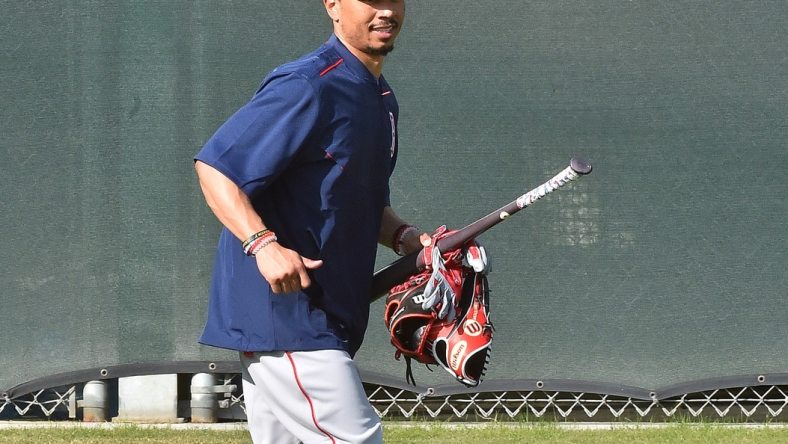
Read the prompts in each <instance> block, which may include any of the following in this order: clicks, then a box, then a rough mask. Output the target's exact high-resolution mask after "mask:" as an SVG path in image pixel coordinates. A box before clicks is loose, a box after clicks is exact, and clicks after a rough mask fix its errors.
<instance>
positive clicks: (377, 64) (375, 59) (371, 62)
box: [336, 34, 386, 79]
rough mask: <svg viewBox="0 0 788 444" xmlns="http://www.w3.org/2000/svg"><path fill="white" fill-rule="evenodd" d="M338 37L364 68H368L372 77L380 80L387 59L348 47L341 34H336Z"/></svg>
mask: <svg viewBox="0 0 788 444" xmlns="http://www.w3.org/2000/svg"><path fill="white" fill-rule="evenodd" d="M336 36H337V38H338V39H339V41H340V42H342V44H343V45H344V46H345V48H347V50H348V51H350V53H351V54H353V55H354V56H356V58H357V59H358V60H359V61H360V62H361V63H362V64H363V65H364V66H366V67H367V69H368V70H369V72H370V73H372V75H373V76H375V78H376V79H377V78H380V75H381V74H382V73H383V62H384V61H385V59H386V57H385V56H382V55H377V56H375V55H370V54H367V53H366V52H364V51H361V50H360V49H357V48H354V47H352V46H350V45H348V44H347V43H345V41H344V40H342V37H341V36H340V35H339V34H336Z"/></svg>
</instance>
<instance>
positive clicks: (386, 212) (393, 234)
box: [378, 207, 431, 256]
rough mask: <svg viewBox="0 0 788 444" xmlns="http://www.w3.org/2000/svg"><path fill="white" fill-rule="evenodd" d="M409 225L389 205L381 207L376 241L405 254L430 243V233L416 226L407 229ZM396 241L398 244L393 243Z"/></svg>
mask: <svg viewBox="0 0 788 444" xmlns="http://www.w3.org/2000/svg"><path fill="white" fill-rule="evenodd" d="M409 226H410V225H409V224H408V223H407V222H405V221H404V220H402V218H400V217H399V216H398V215H397V213H396V212H395V211H394V209H393V208H391V207H385V208H384V209H383V220H382V222H381V224H380V236H379V237H378V242H379V243H380V244H381V245H384V246H386V247H389V248H391V249H392V250H394V252H395V253H397V254H400V255H403V256H404V255H407V254H410V253H413V252H414V251H419V250H421V249H422V247H424V246H427V245H429V244H430V240H431V239H430V235H429V234H427V233H424V232H422V231H421V230H420V229H418V228H417V227H415V226H414V227H413V228H412V229H408V228H407V227H409ZM395 243H398V245H395Z"/></svg>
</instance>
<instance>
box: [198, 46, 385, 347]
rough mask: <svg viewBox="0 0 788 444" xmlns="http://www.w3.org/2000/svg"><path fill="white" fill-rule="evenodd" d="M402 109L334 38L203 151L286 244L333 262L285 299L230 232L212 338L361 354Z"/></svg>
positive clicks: (266, 89) (218, 269)
mask: <svg viewBox="0 0 788 444" xmlns="http://www.w3.org/2000/svg"><path fill="white" fill-rule="evenodd" d="M397 119H398V105H397V101H396V98H395V97H394V94H393V93H392V91H391V89H390V88H389V86H388V84H387V83H386V81H385V80H384V79H383V77H380V78H379V79H376V78H375V77H374V76H373V75H372V74H371V73H370V72H369V70H367V68H366V67H365V66H364V65H363V64H362V63H361V62H360V61H359V60H358V59H357V58H356V57H355V56H353V55H352V54H351V53H350V52H349V51H348V50H347V48H345V47H344V46H343V45H342V43H341V42H340V41H339V40H338V39H337V38H336V37H335V36H332V37H331V38H330V39H329V41H328V42H326V43H325V44H324V45H323V46H321V47H320V48H319V49H318V50H316V51H314V52H312V53H310V54H308V55H306V56H304V57H302V58H300V59H298V60H296V61H294V62H291V63H288V64H285V65H282V66H280V67H278V68H276V69H275V70H274V71H272V72H271V73H270V74H269V75H268V76H267V77H266V78H265V80H264V81H263V83H262V85H261V86H260V88H259V90H258V91H257V92H256V94H255V95H254V96H253V97H252V99H251V100H250V101H249V103H247V104H246V105H245V106H243V107H242V108H241V109H240V110H238V111H237V112H236V113H235V114H234V115H233V116H232V117H230V119H228V120H227V122H225V123H224V124H223V125H222V126H221V127H220V128H219V129H218V130H217V132H216V133H215V134H214V135H213V137H211V139H210V140H208V142H207V143H206V144H205V146H204V147H203V148H202V150H200V152H199V153H198V154H197V156H196V159H197V160H200V161H202V162H204V163H206V164H208V165H211V166H212V167H214V168H216V169H217V170H219V171H220V172H222V173H223V174H224V175H225V176H227V177H228V178H229V179H230V180H232V181H233V182H234V183H235V184H237V185H238V186H239V187H240V188H241V189H242V190H243V191H244V192H245V193H246V194H247V195H248V196H249V197H250V199H251V201H252V204H253V206H254V207H255V209H256V211H257V212H258V214H260V216H261V218H262V219H263V222H264V223H265V224H266V226H267V227H268V228H270V229H271V230H273V231H274V232H275V233H276V235H277V237H278V238H279V243H281V244H282V245H283V246H285V247H287V248H290V249H293V250H295V251H297V252H298V253H300V254H301V255H302V256H304V257H308V258H312V259H321V260H323V266H322V267H321V268H319V269H317V270H311V271H309V274H310V278H311V280H312V285H311V286H310V287H309V288H307V289H305V290H303V291H301V292H297V293H288V294H279V295H277V294H274V293H273V291H272V290H271V288H270V286H269V285H268V283H267V282H266V281H265V279H264V278H263V277H262V276H261V275H260V272H259V271H258V269H257V265H256V262H255V258H253V257H247V256H245V255H244V253H243V250H242V247H241V241H240V240H239V239H237V238H236V237H235V236H233V235H232V234H231V233H230V232H229V231H228V230H227V229H224V230H223V231H222V233H221V235H220V238H219V246H218V249H217V252H216V259H215V264H214V270H213V279H212V283H211V289H210V302H209V306H208V318H207V322H206V325H205V329H204V331H203V334H202V337H201V338H200V342H201V343H203V344H206V345H212V346H217V347H222V348H228V349H233V350H242V351H274V350H287V351H299V350H319V349H341V350H346V351H348V352H349V353H350V354H351V355H353V354H355V352H356V351H357V350H358V348H359V347H360V346H361V341H362V339H363V336H364V332H365V330H366V328H367V320H368V317H369V298H370V295H369V289H370V285H371V278H372V273H373V271H374V263H375V255H376V251H377V241H378V235H379V231H380V224H381V218H382V213H383V208H384V207H385V206H387V205H388V204H389V185H388V183H389V177H390V175H391V172H392V170H393V168H394V164H395V162H396V157H397V131H396V125H397Z"/></svg>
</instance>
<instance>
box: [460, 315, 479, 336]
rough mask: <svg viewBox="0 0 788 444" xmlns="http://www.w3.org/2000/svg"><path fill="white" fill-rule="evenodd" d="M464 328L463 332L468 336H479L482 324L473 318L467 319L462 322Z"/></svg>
mask: <svg viewBox="0 0 788 444" xmlns="http://www.w3.org/2000/svg"><path fill="white" fill-rule="evenodd" d="M462 328H463V329H465V334H467V335H468V336H479V335H480V334H482V324H480V323H478V322H477V321H476V320H475V319H469V320H467V321H465V323H464V324H462Z"/></svg>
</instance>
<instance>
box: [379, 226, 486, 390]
mask: <svg viewBox="0 0 788 444" xmlns="http://www.w3.org/2000/svg"><path fill="white" fill-rule="evenodd" d="M448 234H450V233H449V232H447V230H446V227H441V228H439V229H438V230H437V231H436V232H435V234H433V241H432V244H431V245H433V246H434V245H435V244H436V242H437V240H438V239H440V238H442V237H444V236H446V235H448ZM423 254H424V259H425V260H424V263H425V264H426V267H425V269H424V271H422V272H421V273H419V274H416V275H414V276H411V277H410V278H408V280H407V281H406V282H404V283H402V284H400V285H397V286H395V287H394V288H392V289H391V291H389V294H388V297H387V299H386V311H385V313H384V316H383V319H384V322H385V323H386V327H387V328H388V330H389V333H390V336H391V343H392V344H393V345H394V347H396V348H397V351H396V353H395V356H396V357H397V359H399V357H400V356H405V361H406V364H407V371H406V378H407V380H408V382H410V383H412V384H414V385H415V380H414V379H413V372H412V370H411V366H410V364H411V360H412V359H415V360H416V361H418V362H421V363H423V364H428V365H429V364H437V365H440V366H441V367H443V368H444V369H446V371H448V372H449V373H450V374H451V375H452V376H454V377H455V378H456V379H457V380H458V381H460V382H461V383H463V384H465V385H466V386H470V387H473V386H476V385H478V384H479V383H480V382H481V380H482V378H483V376H484V373H485V371H486V370H487V364H488V362H489V356H490V351H491V343H492V335H493V325H492V322H491V320H490V303H489V288H488V285H487V273H488V271H489V266H488V262H487V257H486V253H485V250H484V248H483V247H481V246H480V245H478V244H477V243H476V242H475V241H471V242H469V243H468V244H466V245H465V246H464V247H463V248H461V249H457V250H454V251H449V252H445V253H441V252H440V251H438V249H437V247H425V249H424V253H423Z"/></svg>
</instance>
